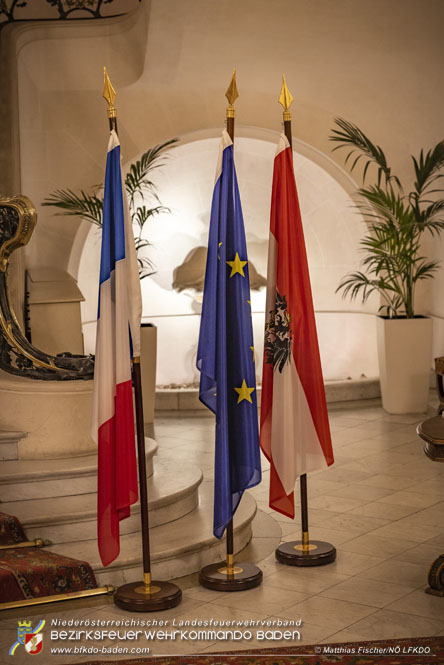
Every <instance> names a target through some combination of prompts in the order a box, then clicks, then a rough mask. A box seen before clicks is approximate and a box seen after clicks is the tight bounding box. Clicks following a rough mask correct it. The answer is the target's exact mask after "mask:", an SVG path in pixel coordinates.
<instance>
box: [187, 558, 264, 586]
mask: <svg viewBox="0 0 444 665" xmlns="http://www.w3.org/2000/svg"><path fill="white" fill-rule="evenodd" d="M261 582H262V570H261V569H260V568H258V567H257V566H255V565H254V564H252V563H245V562H244V561H242V563H239V564H234V563H233V564H232V565H231V566H229V565H227V563H226V562H225V561H221V562H220V563H212V564H210V565H209V566H205V568H202V570H201V571H200V573H199V583H200V584H201V585H202V586H204V587H205V588H207V589H213V590H214V591H246V589H254V587H257V586H259V584H261Z"/></svg>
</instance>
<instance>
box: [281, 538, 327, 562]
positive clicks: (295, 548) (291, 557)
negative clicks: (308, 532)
mask: <svg viewBox="0 0 444 665" xmlns="http://www.w3.org/2000/svg"><path fill="white" fill-rule="evenodd" d="M275 554H276V559H277V560H278V561H279V563H284V564H286V565H287V566H325V565H326V564H327V563H333V561H334V560H335V559H336V548H335V547H333V545H331V544H330V543H325V542H323V541H322V540H310V541H309V542H308V543H305V544H304V543H303V542H302V540H293V541H292V542H290V543H282V544H281V545H279V547H278V548H277V549H276V551H275Z"/></svg>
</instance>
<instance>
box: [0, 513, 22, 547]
mask: <svg viewBox="0 0 444 665" xmlns="http://www.w3.org/2000/svg"><path fill="white" fill-rule="evenodd" d="M24 540H26V537H25V532H24V531H23V527H22V525H21V524H20V522H19V521H18V519H17V518H16V517H13V516H12V515H7V514H6V513H0V545H14V543H22V542H23V541H24Z"/></svg>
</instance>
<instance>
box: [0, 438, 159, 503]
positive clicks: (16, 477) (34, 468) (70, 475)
mask: <svg viewBox="0 0 444 665" xmlns="http://www.w3.org/2000/svg"><path fill="white" fill-rule="evenodd" d="M145 448H146V462H147V476H148V477H149V476H151V475H152V474H153V456H154V455H155V454H156V451H157V443H156V442H155V441H154V439H149V438H148V437H146V438H145ZM96 489H97V455H96V454H94V455H82V456H81V457H64V458H60V459H43V460H7V461H5V462H3V463H2V464H1V466H0V502H1V503H3V502H10V501H16V500H18V501H21V500H30V499H43V498H52V497H59V496H72V495H75V494H88V493H90V492H95V491H96ZM1 503H0V506H1ZM3 512H4V511H3ZM12 514H14V512H12Z"/></svg>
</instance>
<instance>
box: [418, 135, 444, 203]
mask: <svg viewBox="0 0 444 665" xmlns="http://www.w3.org/2000/svg"><path fill="white" fill-rule="evenodd" d="M412 160H413V166H414V169H415V176H416V181H415V185H414V186H415V190H416V193H417V194H418V195H419V196H421V195H422V194H423V193H424V192H425V191H426V190H427V189H429V187H430V185H431V184H432V183H433V182H435V181H436V180H437V179H438V178H442V177H443V175H442V174H439V173H438V171H439V170H440V169H441V168H442V167H443V166H444V141H440V142H439V143H437V144H436V145H435V147H434V148H432V149H431V150H429V151H428V152H427V153H424V150H421V152H420V153H419V159H415V157H413V156H412ZM438 191H440V190H438Z"/></svg>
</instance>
